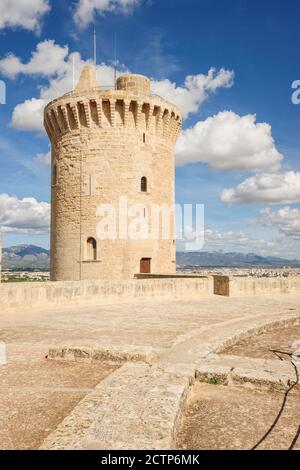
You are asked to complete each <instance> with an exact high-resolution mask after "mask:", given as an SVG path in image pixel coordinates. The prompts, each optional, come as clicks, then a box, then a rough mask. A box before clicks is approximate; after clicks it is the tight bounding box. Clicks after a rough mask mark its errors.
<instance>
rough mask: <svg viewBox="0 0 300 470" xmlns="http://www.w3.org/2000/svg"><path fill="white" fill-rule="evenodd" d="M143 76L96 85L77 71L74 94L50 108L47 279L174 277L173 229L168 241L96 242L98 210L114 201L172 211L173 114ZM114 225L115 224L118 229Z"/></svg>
mask: <svg viewBox="0 0 300 470" xmlns="http://www.w3.org/2000/svg"><path fill="white" fill-rule="evenodd" d="M150 89H151V82H150V80H149V79H148V78H147V77H144V76H142V75H131V74H127V75H124V76H121V77H119V78H118V81H117V89H116V90H103V89H101V87H99V86H98V84H97V81H96V77H95V75H94V71H93V69H92V68H90V67H87V68H84V69H83V72H82V75H81V78H80V81H79V83H78V85H77V86H76V88H75V90H74V91H73V92H71V93H67V94H66V95H63V96H61V97H59V98H57V99H55V100H54V101H52V102H51V103H49V104H48V105H47V106H46V108H45V112H44V124H45V129H46V131H47V133H48V136H49V138H50V140H51V143H52V153H51V155H52V157H51V168H52V191H51V199H52V201H51V279H52V280H81V279H107V278H110V279H128V278H132V277H133V276H134V275H135V274H137V273H139V272H153V273H161V274H165V273H174V272H175V270H176V254H175V250H176V246H175V240H174V238H175V236H174V231H175V227H174V216H173V215H172V216H171V217H172V222H173V225H172V224H171V225H172V227H171V230H170V236H169V238H168V239H165V238H164V239H162V238H161V239H155V240H154V239H151V238H149V239H139V240H133V239H129V238H128V239H124V238H122V239H99V238H98V232H97V225H98V223H99V218H98V217H97V210H98V208H99V205H102V204H109V205H110V206H114V207H118V205H119V200H120V197H123V196H126V198H127V201H128V204H130V205H131V204H137V203H138V204H140V205H142V207H143V208H144V209H143V213H144V217H147V214H148V213H149V212H150V207H151V205H159V206H161V205H164V206H167V207H169V208H170V209H171V210H172V208H173V206H174V195H175V190H174V166H175V165H174V146H175V143H176V140H177V138H178V135H179V132H180V129H181V122H182V118H181V113H180V111H179V109H178V108H177V107H176V106H174V105H172V104H171V103H168V102H167V101H165V100H164V99H163V98H160V97H158V96H155V95H151V93H150ZM119 223H120V220H119V219H118V220H117V225H118V224H119Z"/></svg>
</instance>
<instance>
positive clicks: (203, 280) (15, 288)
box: [0, 277, 213, 311]
mask: <svg viewBox="0 0 300 470" xmlns="http://www.w3.org/2000/svg"><path fill="white" fill-rule="evenodd" d="M212 294H213V278H212V277H200V278H199V277H198V278H194V279H193V278H187V279H185V278H182V277H181V278H178V279H177V278H171V279H132V280H128V281H109V280H108V281H96V280H95V281H66V282H45V283H30V282H24V283H20V284H18V283H9V284H1V285H0V311H1V310H4V309H14V308H18V309H19V308H20V307H22V308H31V307H35V306H37V307H39V306H43V305H60V304H70V303H75V304H81V303H82V304H93V303H95V304H96V303H102V302H103V303H104V302H114V301H126V300H127V301H130V300H137V299H141V300H144V299H145V300H146V299H153V300H154V299H157V298H166V299H174V298H175V299H176V298H184V297H187V298H191V297H193V298H194V299H197V298H198V297H202V296H208V295H212Z"/></svg>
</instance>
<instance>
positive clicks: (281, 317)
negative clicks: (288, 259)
mask: <svg viewBox="0 0 300 470" xmlns="http://www.w3.org/2000/svg"><path fill="white" fill-rule="evenodd" d="M278 323H280V324H282V325H284V324H299V323H300V294H285V295H280V294H277V295H273V296H265V297H260V296H257V297H244V298H235V297H234V298H230V297H220V296H209V297H203V298H201V299H199V300H194V299H193V300H188V299H185V300H176V301H175V300H174V301H167V300H158V301H153V300H151V301H150V300H149V301H145V302H143V301H142V300H139V301H135V302H134V303H130V302H126V303H125V302H124V303H115V304H113V303H111V304H109V305H104V304H101V305H98V306H97V305H94V306H91V305H89V306H70V307H68V306H60V307H51V308H50V307H48V308H47V309H46V308H45V306H44V307H41V308H40V309H39V308H35V309H32V310H31V311H28V310H27V309H26V311H23V310H22V308H19V309H18V311H17V312H11V311H10V312H8V311H7V312H5V311H3V309H2V311H0V340H2V341H5V343H6V345H7V359H8V364H7V365H6V366H4V367H3V368H1V372H2V375H1V376H0V380H1V382H2V385H1V386H2V388H3V386H4V387H5V383H6V381H5V371H7V372H8V373H9V368H10V367H14V366H16V365H18V366H20V365H22V366H23V368H24V370H26V369H28V368H30V367H32V364H33V363H34V362H35V361H39V360H41V358H43V357H44V356H45V355H46V354H47V353H48V351H49V349H52V354H51V355H52V360H53V358H54V359H58V358H59V357H57V356H62V355H65V356H66V358H69V359H71V360H74V359H76V360H81V359H83V358H85V361H86V362H89V361H90V362H91V361H92V359H93V358H94V359H96V358H98V359H101V358H102V359H113V360H115V361H116V362H117V363H120V360H123V361H124V362H122V364H121V367H119V368H117V369H116V370H115V369H114V371H113V372H112V373H111V374H110V375H108V376H107V377H106V378H104V380H102V381H101V382H100V381H99V384H98V385H97V386H96V387H95V388H94V385H93V388H92V390H90V391H89V393H88V394H87V395H86V396H85V398H83V400H82V401H80V402H79V404H78V405H77V406H76V407H75V408H74V410H73V411H71V412H70V414H69V415H68V416H67V417H66V418H65V419H64V420H63V421H62V422H61V424H60V425H59V426H58V428H57V429H56V431H54V432H52V433H51V434H50V435H49V436H48V437H47V438H46V440H45V441H44V443H43V444H42V446H41V447H42V448H44V449H48V448H50V449H67V448H78V449H89V448H94V449H109V448H119V449H130V448H133V449H134V448H147V449H167V448H170V447H172V446H173V445H175V444H174V442H175V441H174V433H176V423H177V422H178V420H179V419H180V407H181V405H182V404H183V402H184V399H185V397H186V395H187V393H188V390H189V385H190V384H191V383H192V381H193V379H194V378H195V371H196V369H197V367H198V366H199V365H201V364H202V366H203V364H205V362H206V360H208V358H211V357H212V356H211V353H214V352H217V351H218V350H221V349H222V348H223V347H224V346H230V345H231V344H232V343H234V342H235V341H236V339H237V338H241V337H243V336H244V335H247V334H249V332H251V331H252V332H253V331H255V332H257V331H263V330H264V329H265V328H270V326H271V325H274V324H278ZM68 349H69V352H68ZM74 350H75V352H74ZM76 350H77V352H76ZM78 356H81V357H78ZM47 361H51V359H47ZM93 362H94V363H95V361H93ZM208 362H209V361H208ZM119 365H120V364H119ZM3 374H4V375H3ZM275 375H276V374H275ZM16 381H18V377H16ZM24 387H25V384H24Z"/></svg>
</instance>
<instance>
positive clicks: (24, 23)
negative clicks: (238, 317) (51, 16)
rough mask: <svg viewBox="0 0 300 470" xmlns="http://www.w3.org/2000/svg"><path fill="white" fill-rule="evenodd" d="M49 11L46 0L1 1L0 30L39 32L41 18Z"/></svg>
mask: <svg viewBox="0 0 300 470" xmlns="http://www.w3.org/2000/svg"><path fill="white" fill-rule="evenodd" d="M49 11H50V5H49V1H48V0H1V15H0V29H4V28H9V27H10V28H17V27H20V28H24V29H27V30H30V31H36V32H39V31H40V28H41V20H42V17H43V16H44V15H45V14H46V13H48V12H49Z"/></svg>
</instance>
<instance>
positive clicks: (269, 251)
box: [177, 229, 300, 259]
mask: <svg viewBox="0 0 300 470" xmlns="http://www.w3.org/2000/svg"><path fill="white" fill-rule="evenodd" d="M186 230H189V229H186ZM188 234H189V239H190V240H189V242H191V241H192V242H193V243H195V244H196V245H197V241H198V240H197V237H196V236H195V237H194V238H193V237H192V235H193V230H192V229H190V232H188ZM200 241H201V240H200ZM177 249H178V250H179V251H185V241H177ZM202 251H224V252H240V253H250V252H251V253H256V254H258V255H260V256H278V257H282V258H287V259H291V258H299V252H300V245H299V243H298V241H297V239H296V240H288V239H286V238H285V237H283V238H280V237H276V238H274V239H271V240H268V239H266V238H254V237H252V236H251V235H248V234H246V233H244V232H242V231H240V232H234V231H227V232H220V231H219V230H212V229H206V230H205V231H204V246H203V249H202Z"/></svg>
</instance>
